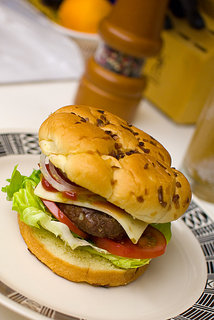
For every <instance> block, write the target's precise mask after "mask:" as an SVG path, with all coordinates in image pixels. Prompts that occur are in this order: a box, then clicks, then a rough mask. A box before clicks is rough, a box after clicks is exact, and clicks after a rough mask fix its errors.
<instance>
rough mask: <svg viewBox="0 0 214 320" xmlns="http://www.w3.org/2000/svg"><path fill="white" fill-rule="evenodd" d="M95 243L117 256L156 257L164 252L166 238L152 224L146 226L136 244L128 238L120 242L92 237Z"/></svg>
mask: <svg viewBox="0 0 214 320" xmlns="http://www.w3.org/2000/svg"><path fill="white" fill-rule="evenodd" d="M93 241H94V243H95V245H96V246H97V247H99V248H102V249H105V250H107V251H108V252H110V253H112V254H115V255H117V256H121V257H126V258H135V259H150V258H156V257H158V256H161V255H162V254H164V252H165V249H166V239H165V237H164V235H163V234H162V233H161V232H160V231H159V230H157V229H155V228H153V227H152V226H148V227H147V228H146V230H145V231H144V233H143V234H142V236H141V238H140V239H139V241H138V243H137V244H133V243H132V242H131V240H130V239H129V238H126V239H125V240H121V241H120V242H116V241H113V240H111V239H107V238H98V237H93Z"/></svg>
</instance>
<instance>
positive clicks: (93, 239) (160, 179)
mask: <svg viewBox="0 0 214 320" xmlns="http://www.w3.org/2000/svg"><path fill="white" fill-rule="evenodd" d="M39 144H40V147H41V150H42V155H41V159H40V165H39V167H40V168H39V170H34V171H33V173H32V174H31V176H30V177H26V176H22V175H21V174H20V173H19V171H18V170H17V167H15V169H14V171H13V174H12V177H11V179H9V182H10V184H9V185H7V186H6V187H4V188H3V191H5V192H7V197H8V199H9V200H12V201H13V209H14V210H15V211H17V212H18V217H19V227H20V231H21V234H22V236H23V238H24V240H25V242H26V244H27V246H28V248H29V250H30V251H31V252H32V253H33V254H34V255H35V256H36V257H37V258H38V259H39V260H41V261H42V262H43V263H44V264H46V265H47V266H48V267H49V268H50V269H52V270H53V271H54V272H55V273H57V274H58V275H60V276H62V277H64V278H66V279H68V280H71V281H75V282H87V283H90V284H93V285H101V286H119V285H124V284H127V283H129V282H131V281H133V280H134V279H136V278H137V277H139V276H140V275H141V274H142V273H143V272H144V270H145V269H146V267H147V266H148V264H149V262H150V261H151V259H152V258H156V257H158V256H160V255H162V254H164V252H165V249H166V245H167V243H168V241H169V240H170V236H171V231H170V222H171V221H173V220H176V219H178V218H179V217H180V216H181V215H182V214H183V213H184V212H185V210H186V209H187V207H188V205H189V203H190V199H191V191H190V186H189V183H188V181H187V180H186V178H185V177H184V176H183V174H182V173H181V172H179V171H177V170H176V169H174V168H172V167H171V158H170V155H169V153H168V152H167V151H166V149H165V148H164V147H163V146H162V145H161V144H160V143H159V142H158V141H157V140H155V139H154V138H153V137H151V136H150V135H148V134H146V133H145V132H143V131H141V130H139V129H137V128H135V127H134V126H132V125H130V124H128V123H127V122H126V121H124V120H122V119H120V118H119V117H117V116H115V115H113V114H111V113H109V112H107V111H104V110H100V109H95V108H92V107H87V106H67V107H63V108H61V109H59V110H57V111H56V112H54V113H53V114H51V115H50V116H49V117H48V119H47V120H45V121H44V123H43V124H42V125H41V127H40V130H39Z"/></svg>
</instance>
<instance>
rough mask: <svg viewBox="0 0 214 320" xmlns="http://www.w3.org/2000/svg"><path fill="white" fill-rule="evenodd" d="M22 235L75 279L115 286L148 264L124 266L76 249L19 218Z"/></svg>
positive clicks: (61, 272)
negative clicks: (131, 267) (115, 264)
mask: <svg viewBox="0 0 214 320" xmlns="http://www.w3.org/2000/svg"><path fill="white" fill-rule="evenodd" d="M18 222H19V228H20V232H21V235H22V237H23V239H24V241H25V243H26V244H27V246H28V249H29V250H30V251H31V252H32V253H33V254H34V255H35V256H36V257H37V258H38V259H39V260H40V261H41V262H43V263H44V264H45V265H46V266H48V267H49V268H50V269H51V270H52V271H53V272H55V273H56V274H58V275H59V276H61V277H63V278H65V279H67V280H70V281H74V282H87V283H89V284H91V285H96V286H108V287H115V286H121V285H126V284H128V283H130V282H132V281H134V280H135V279H137V278H138V277H139V276H140V275H141V274H142V273H143V272H144V271H145V270H146V268H147V265H145V266H143V267H140V268H136V269H120V268H117V267H115V266H114V265H113V264H112V263H111V262H110V261H108V260H106V259H105V258H102V257H99V256H95V255H91V254H90V253H88V252H85V251H84V250H81V249H75V250H72V249H71V248H70V247H68V246H66V245H65V243H64V242H63V241H62V240H61V239H59V238H57V237H55V235H53V234H52V233H51V232H48V231H46V230H45V229H43V228H40V229H38V228H34V227H30V226H28V225H26V224H25V223H23V222H22V221H20V219H19V218H18Z"/></svg>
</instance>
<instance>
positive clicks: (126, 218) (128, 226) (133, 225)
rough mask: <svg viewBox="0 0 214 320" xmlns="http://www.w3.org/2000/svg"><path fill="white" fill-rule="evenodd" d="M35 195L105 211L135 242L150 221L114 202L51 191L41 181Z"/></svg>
mask: <svg viewBox="0 0 214 320" xmlns="http://www.w3.org/2000/svg"><path fill="white" fill-rule="evenodd" d="M34 193H35V195H37V196H38V197H40V198H42V199H46V200H50V201H53V202H61V203H66V204H73V205H76V206H80V207H85V208H90V209H95V210H98V211H101V212H104V213H106V214H108V215H110V216H111V217H113V218H114V219H115V220H117V221H118V222H119V223H120V224H121V226H122V227H123V229H124V230H125V232H126V233H127V235H128V237H129V238H130V240H131V241H132V242H133V243H137V242H138V240H139V239H140V237H141V235H142V234H143V232H144V230H145V229H146V227H147V226H148V223H146V222H144V221H141V220H139V219H136V218H135V219H134V218H133V217H132V216H131V215H130V214H128V213H126V212H125V211H124V210H123V209H121V208H119V207H117V206H115V205H113V204H112V203H110V202H108V201H105V199H104V200H103V201H101V200H98V201H93V202H89V201H88V202H87V201H85V200H84V201H76V200H72V199H69V198H66V197H65V196H63V194H62V193H61V192H51V191H47V190H45V189H44V188H43V186H42V184H41V182H40V183H39V184H38V186H37V187H36V189H35V190H34Z"/></svg>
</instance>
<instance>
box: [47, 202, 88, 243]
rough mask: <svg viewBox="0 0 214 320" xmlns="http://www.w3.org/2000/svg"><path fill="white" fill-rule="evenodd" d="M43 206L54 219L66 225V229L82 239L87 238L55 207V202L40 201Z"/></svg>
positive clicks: (85, 234)
mask: <svg viewBox="0 0 214 320" xmlns="http://www.w3.org/2000/svg"><path fill="white" fill-rule="evenodd" d="M41 200H42V202H43V203H44V205H45V206H46V207H47V208H48V209H49V210H50V212H51V213H52V214H53V216H54V217H55V218H57V219H58V220H59V221H60V222H62V223H64V224H66V225H67V226H68V228H69V229H70V230H71V231H73V232H74V233H76V234H77V235H78V236H80V237H82V238H84V239H85V238H87V236H88V235H87V233H85V232H84V231H82V230H80V229H79V228H78V227H77V226H76V225H75V224H74V223H73V222H72V221H71V220H70V219H69V218H68V217H67V216H66V215H65V214H64V213H63V212H62V211H61V210H60V209H59V208H58V206H57V205H56V203H55V202H53V201H49V200H45V199H41Z"/></svg>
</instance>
